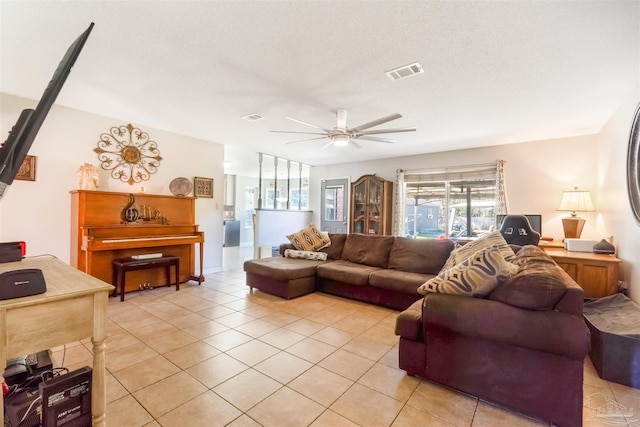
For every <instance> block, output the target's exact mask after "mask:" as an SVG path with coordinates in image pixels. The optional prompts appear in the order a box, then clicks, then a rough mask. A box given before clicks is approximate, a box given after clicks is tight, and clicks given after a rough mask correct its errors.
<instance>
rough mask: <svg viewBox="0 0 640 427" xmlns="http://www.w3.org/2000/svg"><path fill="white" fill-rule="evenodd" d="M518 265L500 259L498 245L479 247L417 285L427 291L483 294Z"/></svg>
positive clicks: (488, 292)
mask: <svg viewBox="0 0 640 427" xmlns="http://www.w3.org/2000/svg"><path fill="white" fill-rule="evenodd" d="M518 270H519V267H518V266H517V265H515V264H511V263H510V262H508V261H507V260H505V259H504V257H503V255H502V251H501V248H500V246H499V245H494V246H491V247H488V248H484V249H481V250H479V251H477V252H475V253H474V254H473V255H471V256H470V257H468V258H467V259H465V260H464V261H462V262H461V263H460V264H458V265H456V266H454V267H453V268H450V269H448V270H445V271H443V272H441V273H440V274H439V275H438V276H436V277H434V278H433V279H431V280H429V281H427V282H426V283H425V284H423V285H422V286H420V287H419V288H418V292H420V293H421V294H423V295H426V294H427V293H429V292H437V293H443V294H454V295H467V296H473V297H486V296H488V295H489V294H490V293H491V291H493V290H494V289H495V287H496V286H497V285H498V284H499V283H500V282H501V281H503V280H504V279H506V278H507V277H510V276H512V275H514V274H516V273H517V272H518Z"/></svg>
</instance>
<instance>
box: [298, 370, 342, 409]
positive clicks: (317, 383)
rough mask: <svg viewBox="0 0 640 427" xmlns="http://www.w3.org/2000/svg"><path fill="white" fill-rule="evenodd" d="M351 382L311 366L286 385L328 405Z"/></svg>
mask: <svg viewBox="0 0 640 427" xmlns="http://www.w3.org/2000/svg"><path fill="white" fill-rule="evenodd" d="M353 384H354V383H353V381H351V380H349V379H347V378H345V377H343V376H341V375H338V374H335V373H333V372H331V371H327V370H326V369H323V368H321V367H319V366H313V367H312V368H310V369H309V370H307V371H306V372H304V373H302V374H301V375H300V376H299V377H297V378H295V379H294V380H293V381H291V382H290V383H289V384H287V386H288V387H289V388H291V389H293V390H295V391H297V392H298V393H300V394H302V395H304V396H307V397H308V398H310V399H312V400H314V401H316V402H318V403H320V404H321V405H324V406H325V407H329V406H331V404H332V403H333V402H335V401H336V399H338V397H340V396H341V395H342V394H343V393H344V392H345V391H347V390H348V389H349V387H351V386H352V385H353Z"/></svg>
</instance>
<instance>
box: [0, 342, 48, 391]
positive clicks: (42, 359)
mask: <svg viewBox="0 0 640 427" xmlns="http://www.w3.org/2000/svg"><path fill="white" fill-rule="evenodd" d="M52 369H53V363H52V362H51V357H50V356H49V351H47V350H43V351H39V352H37V353H31V354H27V355H26V356H22V357H16V358H14V359H9V360H7V367H6V368H5V370H4V381H5V382H6V383H7V385H16V384H22V383H23V382H24V381H26V380H27V378H28V377H30V376H31V377H33V376H36V375H39V374H41V373H43V372H45V371H51V370H52ZM36 386H37V384H36Z"/></svg>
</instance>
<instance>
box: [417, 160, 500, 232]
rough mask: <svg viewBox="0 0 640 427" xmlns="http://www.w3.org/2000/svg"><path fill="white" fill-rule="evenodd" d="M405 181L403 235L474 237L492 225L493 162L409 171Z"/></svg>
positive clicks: (494, 201) (494, 191) (494, 193)
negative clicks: (482, 164)
mask: <svg viewBox="0 0 640 427" xmlns="http://www.w3.org/2000/svg"><path fill="white" fill-rule="evenodd" d="M404 182H405V189H404V194H405V206H404V212H405V213H404V220H405V235H406V236H408V237H414V238H418V237H426V238H450V239H454V240H455V239H460V238H474V237H478V236H481V235H482V234H484V233H487V232H489V231H491V230H493V229H494V228H495V224H496V222H495V221H496V169H495V165H491V166H484V167H469V168H465V169H463V170H438V171H421V172H417V173H416V172H409V171H407V172H406V173H405V175H404Z"/></svg>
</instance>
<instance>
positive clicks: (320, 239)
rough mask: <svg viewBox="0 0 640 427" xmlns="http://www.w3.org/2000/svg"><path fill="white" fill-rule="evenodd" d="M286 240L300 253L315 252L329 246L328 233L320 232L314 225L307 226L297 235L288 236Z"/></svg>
mask: <svg viewBox="0 0 640 427" xmlns="http://www.w3.org/2000/svg"><path fill="white" fill-rule="evenodd" d="M287 239H289V241H290V242H291V244H292V245H293V247H294V248H296V249H298V250H300V251H317V250H319V249H322V248H326V247H327V246H329V245H331V239H329V233H325V232H323V231H320V229H319V228H318V227H317V226H316V225H315V224H309V225H307V226H306V227H305V228H303V229H302V230H300V231H298V232H297V233H293V234H290V235H288V236H287Z"/></svg>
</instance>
